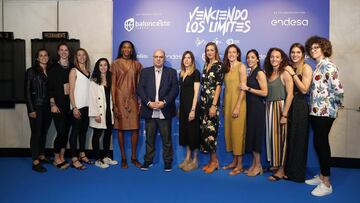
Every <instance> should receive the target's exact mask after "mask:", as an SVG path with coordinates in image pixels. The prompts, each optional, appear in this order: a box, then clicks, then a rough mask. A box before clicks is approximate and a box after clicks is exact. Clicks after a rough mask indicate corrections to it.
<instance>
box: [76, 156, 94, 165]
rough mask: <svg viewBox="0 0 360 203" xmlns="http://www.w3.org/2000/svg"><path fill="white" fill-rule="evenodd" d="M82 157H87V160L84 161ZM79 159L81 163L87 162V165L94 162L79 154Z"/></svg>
mask: <svg viewBox="0 0 360 203" xmlns="http://www.w3.org/2000/svg"><path fill="white" fill-rule="evenodd" d="M84 159H87V161H85V160H84ZM79 160H80V162H81V163H86V164H89V165H94V164H95V162H93V161H91V160H90V159H89V158H87V157H86V156H79Z"/></svg>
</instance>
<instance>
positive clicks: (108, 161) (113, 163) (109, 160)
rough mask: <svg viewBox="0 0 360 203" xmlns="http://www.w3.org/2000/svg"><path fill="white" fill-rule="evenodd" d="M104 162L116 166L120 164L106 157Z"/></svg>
mask: <svg viewBox="0 0 360 203" xmlns="http://www.w3.org/2000/svg"><path fill="white" fill-rule="evenodd" d="M103 162H104V163H106V164H108V165H116V164H118V162H117V161H116V160H112V159H110V158H109V157H105V158H104V159H103Z"/></svg>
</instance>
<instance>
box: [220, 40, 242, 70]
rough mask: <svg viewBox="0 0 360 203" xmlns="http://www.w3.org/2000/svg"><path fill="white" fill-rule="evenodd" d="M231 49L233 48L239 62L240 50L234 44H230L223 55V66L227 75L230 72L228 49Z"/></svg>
mask: <svg viewBox="0 0 360 203" xmlns="http://www.w3.org/2000/svg"><path fill="white" fill-rule="evenodd" d="M231 47H234V48H235V49H236V51H237V53H238V54H239V55H238V56H237V58H236V59H237V60H238V61H240V62H241V50H240V48H239V47H238V46H236V44H230V45H229V46H228V47H226V49H225V53H224V66H225V73H228V72H229V71H230V61H229V59H228V56H227V55H228V52H229V49H230V48H231Z"/></svg>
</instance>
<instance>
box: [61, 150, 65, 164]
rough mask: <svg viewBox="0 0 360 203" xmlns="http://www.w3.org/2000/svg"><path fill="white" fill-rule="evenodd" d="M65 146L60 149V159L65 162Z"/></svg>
mask: <svg viewBox="0 0 360 203" xmlns="http://www.w3.org/2000/svg"><path fill="white" fill-rule="evenodd" d="M65 150H66V149H65V148H61V150H60V160H61V162H64V161H65Z"/></svg>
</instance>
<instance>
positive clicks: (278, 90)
mask: <svg viewBox="0 0 360 203" xmlns="http://www.w3.org/2000/svg"><path fill="white" fill-rule="evenodd" d="M268 91H269V94H268V96H267V97H266V101H279V100H285V98H286V92H285V86H284V84H283V83H282V82H281V79H280V76H279V77H277V78H276V79H275V80H273V81H269V80H268Z"/></svg>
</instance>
